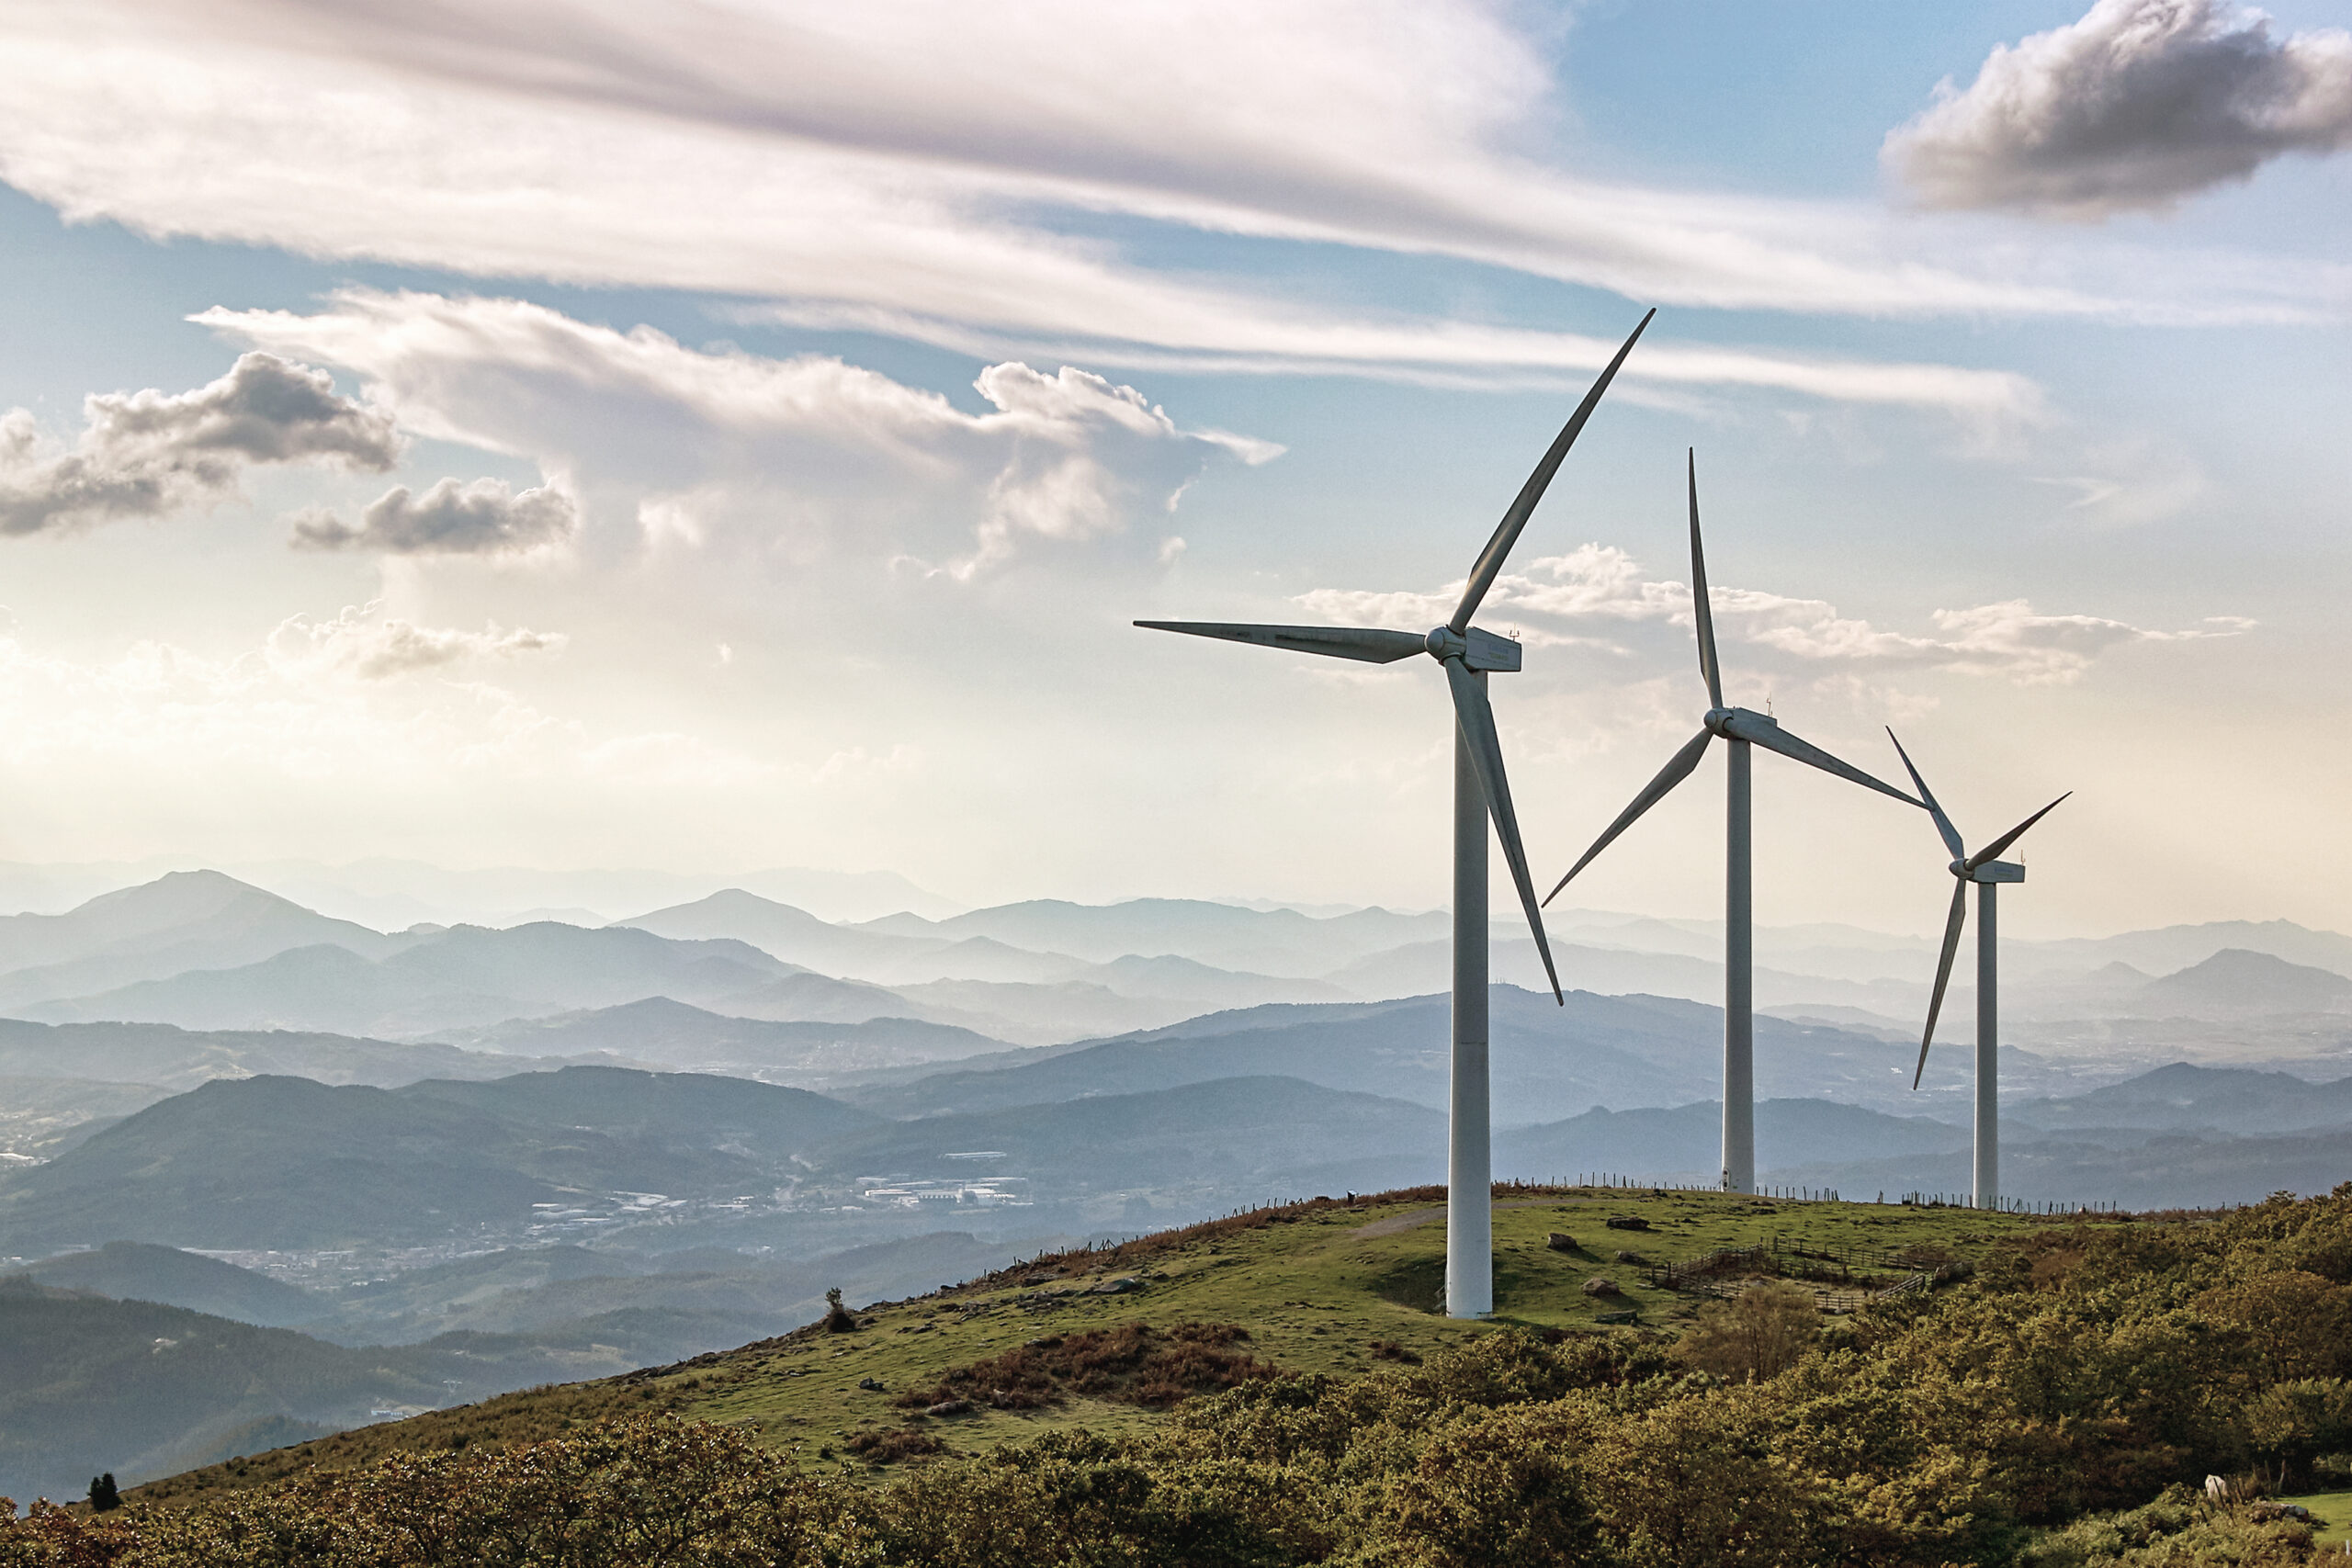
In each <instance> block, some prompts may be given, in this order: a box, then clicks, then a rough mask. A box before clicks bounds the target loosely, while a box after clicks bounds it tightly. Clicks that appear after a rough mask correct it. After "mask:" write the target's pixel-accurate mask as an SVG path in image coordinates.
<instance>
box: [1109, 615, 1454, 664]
mask: <svg viewBox="0 0 2352 1568" xmlns="http://www.w3.org/2000/svg"><path fill="white" fill-rule="evenodd" d="M1136 625H1137V626H1146V627H1148V628H1150V629H1151V630H1153V631H1156V632H1182V633H1184V634H1186V635H1187V636H1189V637H1222V638H1223V639H1224V640H1225V641H1227V642H1253V643H1256V644H1258V645H1259V646H1260V647H1261V648H1286V649H1290V651H1292V652H1293V653H1320V654H1326V655H1328V656H1329V657H1330V658H1333V659H1353V660H1359V661H1361V662H1363V663H1365V664H1394V663H1395V662H1396V661H1397V660H1400V659H1409V658H1411V657H1412V656H1413V655H1414V654H1416V653H1427V652H1428V651H1429V639H1428V638H1426V637H1422V636H1420V635H1419V633H1416V632H1392V631H1382V630H1380V629H1378V628H1376V627H1373V626H1243V625H1237V624H1235V623H1233V622H1229V621H1137V622H1136Z"/></svg>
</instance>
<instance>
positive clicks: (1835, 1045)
mask: <svg viewBox="0 0 2352 1568" xmlns="http://www.w3.org/2000/svg"><path fill="white" fill-rule="evenodd" d="M1449 1006H1450V1004H1449V1002H1448V1000H1447V998H1444V997H1442V996H1439V997H1429V996H1424V997H1417V998H1406V999H1404V1000H1400V1001H1395V1002H1380V1003H1340V1004H1328V1005H1295V1004H1294V1005H1276V1006H1269V1007H1261V1008H1252V1009H1247V1010H1238V1011H1233V1012H1223V1013H1214V1014H1208V1015H1204V1016H1203V1017H1199V1018H1194V1019H1190V1020H1187V1021H1183V1022H1182V1023H1178V1024H1174V1025H1171V1026H1169V1027H1166V1028H1162V1029H1157V1030H1150V1031H1146V1032H1139V1033H1136V1034H1135V1035H1132V1036H1128V1037H1125V1038H1120V1039H1114V1040H1107V1041H1104V1042H1102V1043H1099V1044H1094V1045H1090V1046H1084V1047H1081V1048H1080V1049H1076V1050H1071V1051H1065V1052H1059V1053H1057V1054H1056V1055H1053V1056H1051V1057H1049V1058H1046V1059H1045V1060H1042V1061H1037V1062H1035V1063H1032V1064H1027V1065H1021V1066H1007V1067H1001V1068H999V1069H997V1070H963V1071H958V1070H956V1069H955V1068H953V1067H950V1068H949V1069H947V1070H945V1071H943V1072H941V1073H938V1074H935V1075H933V1076H931V1077H924V1078H920V1079H917V1080H916V1081H914V1082H912V1083H897V1084H888V1085H881V1084H876V1085H874V1086H871V1087H867V1088H854V1087H853V1088H844V1089H842V1091H841V1092H842V1095H843V1097H844V1098H846V1099H850V1100H854V1101H855V1102H856V1103H858V1104H861V1105H865V1106H866V1107H868V1108H869V1109H872V1110H876V1111H881V1112H883V1113H884V1114H886V1115H892V1116H907V1115H915V1114H923V1113H929V1112H932V1111H944V1110H961V1111H976V1110H981V1109H985V1108H988V1107H997V1106H1011V1105H1018V1104H1023V1103H1043V1102H1046V1101H1050V1100H1070V1099H1076V1098H1078V1097H1080V1096H1082V1095H1090V1094H1123V1093H1132V1092H1136V1091H1138V1090H1143V1089H1164V1088H1169V1087H1171V1086H1173V1085H1176V1084H1182V1083H1193V1082H1201V1081H1204V1080H1207V1079H1212V1078H1220V1077H1235V1076H1239V1075H1247V1074H1257V1073H1276V1074H1282V1075H1284V1076H1286V1077H1297V1078H1304V1079H1306V1080H1307V1081H1308V1082H1310V1083H1318V1084H1322V1085H1324V1086H1326V1087H1328V1088H1331V1089H1348V1090H1361V1091H1363V1092H1367V1093H1373V1094H1380V1095H1386V1096H1390V1097H1393V1098H1395V1099H1398V1100H1411V1101H1413V1102H1415V1103H1417V1104H1420V1105H1426V1106H1430V1107H1432V1108H1437V1107H1442V1106H1443V1105H1444V1104H1445V1101H1446V1081H1447V1080H1446V1072H1447V1068H1446V1062H1447V1051H1448V1045H1447V1042H1448V1040H1449V1038H1450V1035H1449V1032H1448V1031H1449V1029H1450V1013H1449ZM1491 1012H1492V1028H1491V1032H1492V1037H1493V1038H1492V1045H1493V1053H1492V1055H1493V1074H1494V1079H1493V1082H1494V1097H1495V1100H1494V1102H1495V1104H1496V1106H1497V1107H1498V1120H1500V1121H1501V1122H1504V1123H1506V1124H1508V1123H1510V1122H1547V1121H1554V1120H1556V1119H1558V1118H1560V1117H1564V1116H1572V1115H1575V1114H1577V1112H1579V1111H1588V1110H1590V1109H1591V1108H1592V1107H1594V1106H1596V1105H1611V1106H1615V1107H1618V1108H1620V1109H1623V1108H1626V1107H1630V1106H1641V1105H1682V1104H1688V1103H1689V1102H1691V1100H1698V1099H1702V1098H1703V1097H1705V1096H1706V1095H1708V1094H1709V1093H1711V1092H1713V1089H1714V1086H1715V1077H1716V1074H1717V1071H1718V1067H1717V1063H1718V1061H1719V1059H1720V1054H1721V1049H1722V1047H1721V1041H1722V1029H1723V1024H1722V1014H1721V1013H1720V1012H1719V1011H1718V1010H1715V1009H1713V1008H1710V1007H1706V1006H1703V1005H1702V1004H1699V1003H1695V1002H1684V1001H1677V1000H1673V999H1670V998H1657V997H1599V996H1594V995H1592V994H1590V993H1589V992H1584V991H1574V992H1570V993H1569V995H1568V999H1567V1006H1566V1009H1565V1010H1563V1009H1562V1008H1560V1007H1558V1006H1556V1005H1555V1003H1554V1002H1553V1000H1552V998H1550V997H1548V996H1538V995H1535V994H1533V993H1532V992H1528V991H1522V990H1520V989H1518V988H1517V987H1510V986H1497V987H1494V988H1493V993H1492V1004H1491ZM1756 1029H1757V1061H1758V1087H1759V1091H1760V1092H1763V1093H1766V1094H1768V1095H1772V1096H1778V1097H1790V1098H1793V1097H1808V1098H1809V1097H1814V1096H1831V1097H1838V1098H1850V1099H1853V1100H1859V1101H1860V1102H1862V1103H1865V1104H1874V1105H1882V1106H1883V1107H1885V1108H1893V1109H1900V1110H1905V1111H1914V1112H1916V1111H1918V1110H1919V1109H1920V1107H1919V1105H1918V1103H1917V1101H1915V1100H1906V1099H1905V1098H1904V1096H1905V1094H1907V1091H1908V1087H1909V1067H1910V1061H1909V1056H1910V1055H1912V1054H1913V1053H1911V1052H1909V1051H1906V1049H1905V1047H1904V1046H1903V1045H1901V1044H1899V1043H1888V1042H1885V1041H1882V1040H1879V1039H1875V1038H1872V1037H1870V1036H1867V1035H1861V1034H1857V1033H1851V1032H1845V1031H1840V1030H1836V1029H1828V1028H1821V1027H1815V1026H1807V1025H1801V1024H1794V1023H1790V1022H1787V1021H1781V1020H1778V1019H1767V1018H1759V1019H1758V1020H1757V1023H1756ZM1936 1066H1937V1067H1938V1069H1939V1072H1942V1073H1945V1074H1947V1075H1949V1074H1951V1073H1956V1072H1957V1071H1958V1069H1957V1067H1956V1066H1951V1065H1948V1064H1941V1063H1939V1064H1937V1065H1936ZM1898 1070H1900V1073H1901V1076H1902V1078H1903V1084H1902V1091H1901V1092H1898V1091H1897V1090H1896V1089H1895V1087H1894V1076H1895V1075H1896V1073H1897V1071H1898Z"/></svg>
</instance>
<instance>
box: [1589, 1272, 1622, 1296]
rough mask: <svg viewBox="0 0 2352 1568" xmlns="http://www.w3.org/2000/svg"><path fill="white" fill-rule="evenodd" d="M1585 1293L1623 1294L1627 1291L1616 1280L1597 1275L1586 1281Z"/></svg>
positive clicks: (1602, 1294)
mask: <svg viewBox="0 0 2352 1568" xmlns="http://www.w3.org/2000/svg"><path fill="white" fill-rule="evenodd" d="M1584 1293H1585V1294H1586V1295H1588V1296H1622V1295H1623V1294H1624V1293H1625V1292H1623V1290H1621V1289H1620V1288H1619V1287H1618V1284H1617V1281H1616V1280H1611V1279H1607V1278H1605V1277H1601V1276H1598V1275H1596V1276H1595V1277H1594V1278H1592V1279H1589V1280H1586V1281H1585V1282H1584Z"/></svg>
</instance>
